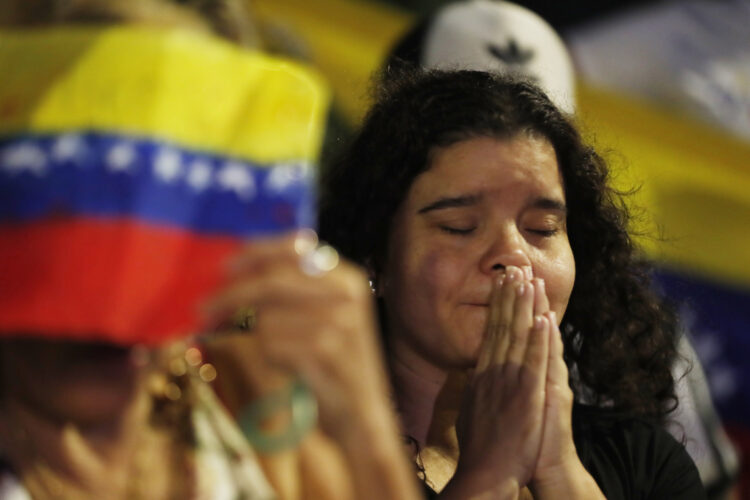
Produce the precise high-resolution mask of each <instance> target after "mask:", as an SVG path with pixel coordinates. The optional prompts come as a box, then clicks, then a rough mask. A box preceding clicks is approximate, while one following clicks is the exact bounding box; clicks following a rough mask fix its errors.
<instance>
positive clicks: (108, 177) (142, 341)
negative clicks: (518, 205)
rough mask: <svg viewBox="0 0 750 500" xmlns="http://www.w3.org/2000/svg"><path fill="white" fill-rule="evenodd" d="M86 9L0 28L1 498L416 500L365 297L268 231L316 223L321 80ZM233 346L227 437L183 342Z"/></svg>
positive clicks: (329, 256)
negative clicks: (237, 346)
mask: <svg viewBox="0 0 750 500" xmlns="http://www.w3.org/2000/svg"><path fill="white" fill-rule="evenodd" d="M136 4H137V5H138V6H140V7H143V6H147V5H148V2H134V3H133V4H132V5H136ZM160 4H161V3H152V5H151V7H153V8H155V9H156V10H154V11H148V9H147V11H148V12H156V11H157V10H158V8H157V7H159V6H160ZM82 5H83V2H71V3H69V4H68V3H66V4H65V6H63V7H71V6H74V7H82ZM91 5H95V6H96V9H94V10H95V11H96V15H92V16H90V17H87V16H86V15H85V13H86V12H87V10H86V8H82V9H83V10H81V11H79V12H80V15H81V18H79V19H84V20H85V21H86V23H85V24H86V25H81V23H78V25H75V26H74V25H72V24H75V23H73V22H72V21H74V19H73V20H70V19H69V20H67V21H65V22H62V23H60V24H64V25H63V26H53V27H49V26H46V27H37V28H34V29H29V28H25V29H4V30H3V31H2V32H0V37H1V39H2V41H1V42H0V67H2V68H4V70H3V73H4V75H5V76H4V78H3V81H2V82H0V282H1V283H2V288H0V337H1V338H0V405H1V406H2V412H0V458H1V459H2V466H1V468H0V498H9V499H17V498H34V499H44V498H97V499H99V498H149V499H157V498H211V499H214V498H216V499H220V498H276V497H282V498H297V497H301V496H306V497H312V498H351V497H356V498H414V497H415V496H416V489H415V488H414V485H413V484H412V480H411V478H410V477H409V473H408V467H407V465H406V461H405V459H404V457H403V455H402V450H401V448H400V443H399V442H398V440H397V437H396V436H397V434H398V433H397V426H396V424H395V421H394V418H393V417H392V415H391V412H390V408H389V405H388V401H387V397H386V394H387V383H386V379H385V376H384V374H383V369H382V368H381V361H380V358H379V350H378V346H377V341H376V338H375V334H374V332H373V326H372V324H373V313H372V311H371V305H370V300H369V292H368V291H367V286H366V280H365V279H364V277H363V276H362V274H361V272H359V271H357V270H356V269H355V268H354V267H353V266H351V265H349V264H347V263H346V262H343V261H339V260H338V258H337V256H336V254H335V253H334V252H332V251H331V250H330V248H329V247H318V246H317V238H316V237H315V235H314V233H312V232H311V231H309V230H308V231H302V232H297V233H293V234H291V235H288V236H277V237H275V238H268V237H267V235H268V234H270V233H277V232H279V231H283V230H284V229H285V228H286V229H287V230H290V229H293V228H295V227H297V228H299V227H309V226H310V225H311V224H312V222H313V220H314V217H313V214H312V210H313V199H314V197H313V196H311V194H312V193H311V187H312V179H311V177H310V168H311V165H310V164H311V162H312V161H313V160H314V157H315V153H316V150H317V148H318V145H319V142H320V136H319V135H320V132H319V131H320V129H321V126H320V125H321V124H320V120H321V119H322V116H323V115H324V111H325V103H326V94H325V91H324V87H323V86H322V84H321V82H320V81H319V80H318V79H317V77H316V76H315V75H314V74H312V73H310V72H309V71H308V70H306V69H304V68H302V67H299V66H297V65H294V64H292V63H288V62H284V61H279V60H275V59H271V58H268V57H266V56H264V55H262V54H260V53H257V52H247V51H244V50H241V49H239V48H238V47H237V46H235V45H233V44H229V43H227V42H224V41H221V40H218V39H216V38H213V37H211V36H209V35H208V34H207V33H208V32H210V31H211V29H210V28H208V27H206V29H205V31H206V33H200V31H202V30H200V29H198V30H196V29H193V28H192V27H188V28H189V29H184V28H185V22H184V19H186V18H190V19H193V20H194V21H195V22H196V23H197V25H198V26H201V25H204V24H203V21H202V19H201V18H200V17H199V16H195V15H194V14H192V13H191V12H188V11H184V12H183V11H182V10H180V9H179V8H178V7H175V8H171V9H167V10H168V11H170V12H172V13H174V14H175V15H174V16H170V17H169V20H168V21H164V22H162V20H161V18H159V19H157V21H155V22H144V23H139V24H140V25H139V26H124V25H122V26H115V25H111V23H112V22H114V23H115V24H119V23H120V22H121V21H122V20H123V19H121V17H120V16H121V15H122V12H120V11H118V13H117V14H116V15H115V14H113V13H112V11H107V10H106V6H107V5H112V6H114V5H118V6H119V7H123V5H124V3H123V2H119V3H118V2H112V3H110V4H108V3H106V2H92V3H91ZM63 7H61V9H62V10H63V11H64V10H65V9H64V8H63ZM84 7H85V6H84ZM100 8H102V9H104V10H97V9H100ZM125 11H127V9H125V10H124V11H123V12H125ZM55 12H58V13H59V11H55ZM89 12H90V11H89ZM107 12H109V14H106V13H107ZM149 15H151V14H149ZM125 17H126V18H127V16H125ZM128 19H129V18H128ZM105 21H106V25H102V24H101V23H102V22H105ZM31 24H33V23H31ZM40 24H43V25H44V24H58V23H57V22H49V23H46V22H42V23H40ZM146 25H149V26H146ZM204 26H205V25H204ZM263 236H265V237H263ZM261 237H263V238H261ZM248 238H250V239H249V240H248ZM248 241H249V242H248ZM209 296H212V298H210V299H209V300H207V297H209ZM201 303H202V304H203V306H202V309H201V311H202V312H201V311H199V309H198V305H199V304H201ZM257 305H262V306H263V311H264V314H263V316H258V317H257V321H256V319H255V316H254V314H252V311H251V308H249V307H248V306H253V307H255V306H257ZM250 322H252V323H253V324H250ZM303 324H304V328H301V326H302V325H303ZM247 330H252V334H253V335H252V337H251V338H252V340H251V341H248V343H250V344H252V346H253V347H254V348H255V349H256V350H257V354H256V358H257V359H258V360H259V362H258V365H259V366H257V367H255V371H256V373H259V374H260V376H259V378H258V379H257V380H255V382H256V387H255V389H256V393H255V394H254V397H253V399H252V400H250V399H248V400H245V401H241V408H240V409H239V411H238V418H239V419H240V420H239V424H240V426H239V427H238V426H237V424H236V423H235V422H234V420H233V419H232V418H230V417H229V414H228V413H227V412H226V410H225V409H224V408H223V406H222V405H221V404H219V402H218V400H217V399H216V397H215V395H214V393H213V390H212V388H211V387H210V386H209V385H208V384H207V382H209V381H211V380H213V379H214V378H216V377H217V373H216V368H214V367H213V366H212V365H209V364H206V363H204V362H203V360H202V356H201V351H200V350H198V349H196V348H195V347H194V346H193V341H192V340H190V338H187V336H188V335H193V334H195V333H196V332H199V331H204V332H207V333H205V334H203V335H202V337H201V338H204V339H211V338H213V337H215V336H219V335H220V333H217V332H224V333H223V335H224V336H230V335H227V332H228V333H230V334H231V333H232V332H235V333H236V332H243V331H244V333H240V334H239V335H238V336H245V337H248V335H246V333H247ZM222 373H223V372H222V366H221V365H218V378H219V379H221V378H222V376H223V375H222ZM240 427H241V430H242V432H241V431H240ZM248 441H249V442H248ZM363 446H367V447H368V448H367V449H366V452H363ZM297 452H299V455H295V453H297ZM281 453H285V454H286V455H285V461H284V462H281V463H280V462H279V461H278V460H275V457H276V455H277V454H281ZM301 456H304V457H306V458H305V459H304V460H303V459H302V458H300V457H301ZM295 460H296V462H294V461H295ZM290 462H291V463H290ZM300 462H304V464H302V465H306V468H305V467H303V466H302V465H300ZM316 473H318V475H317V476H316V475H315V474H316ZM321 478H322V479H321Z"/></svg>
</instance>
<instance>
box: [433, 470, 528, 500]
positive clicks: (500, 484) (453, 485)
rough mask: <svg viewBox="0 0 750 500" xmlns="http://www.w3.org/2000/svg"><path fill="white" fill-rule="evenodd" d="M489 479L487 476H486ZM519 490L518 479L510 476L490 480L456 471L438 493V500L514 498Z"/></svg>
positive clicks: (503, 499)
mask: <svg viewBox="0 0 750 500" xmlns="http://www.w3.org/2000/svg"><path fill="white" fill-rule="evenodd" d="M488 479H489V478H488ZM520 492H521V487H520V485H519V484H518V481H516V480H514V479H512V478H505V479H498V478H497V477H495V478H494V479H493V480H492V481H482V480H477V478H475V477H468V476H467V475H464V474H461V473H460V472H458V471H456V475H455V476H453V478H452V479H451V480H450V481H449V482H448V484H447V485H446V486H445V488H444V489H443V491H442V492H441V493H440V495H439V497H438V498H440V500H467V499H469V500H511V499H512V500H516V499H517V498H518V497H519V495H520Z"/></svg>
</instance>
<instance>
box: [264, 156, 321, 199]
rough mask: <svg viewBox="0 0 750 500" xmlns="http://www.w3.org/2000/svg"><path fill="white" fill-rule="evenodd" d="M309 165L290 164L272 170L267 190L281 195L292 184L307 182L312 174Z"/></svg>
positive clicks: (267, 179)
mask: <svg viewBox="0 0 750 500" xmlns="http://www.w3.org/2000/svg"><path fill="white" fill-rule="evenodd" d="M310 170H311V169H310V165H309V164H308V163H288V164H283V165H278V166H276V167H273V168H272V169H271V173H270V174H268V177H267V178H266V182H265V188H266V189H267V190H268V191H270V192H272V193H281V192H282V191H284V190H286V189H287V188H288V187H289V186H291V185H292V184H298V183H302V182H305V181H306V180H307V179H308V176H309V173H310Z"/></svg>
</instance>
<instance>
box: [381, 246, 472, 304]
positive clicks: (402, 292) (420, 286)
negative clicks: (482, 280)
mask: <svg viewBox="0 0 750 500" xmlns="http://www.w3.org/2000/svg"><path fill="white" fill-rule="evenodd" d="M402 262H403V265H402V266H399V267H400V268H399V269H394V270H395V271H396V273H397V275H394V276H393V278H394V279H391V280H390V281H391V282H392V283H393V284H394V285H396V286H397V287H398V288H399V290H398V291H397V292H396V294H397V295H399V296H400V298H401V300H406V301H409V302H412V301H422V302H429V303H430V304H433V305H434V304H436V303H437V302H439V301H441V300H443V299H446V298H448V297H449V296H450V295H451V292H452V291H453V290H455V289H456V288H457V286H458V283H459V281H460V278H461V276H462V275H463V273H462V272H461V271H460V269H461V267H460V262H459V261H458V260H457V259H455V258H454V257H453V256H452V255H451V254H450V253H449V252H445V251H441V250H439V249H428V250H425V251H422V252H420V251H416V252H414V253H413V254H412V255H410V256H409V257H407V258H406V259H404V260H403V261H402Z"/></svg>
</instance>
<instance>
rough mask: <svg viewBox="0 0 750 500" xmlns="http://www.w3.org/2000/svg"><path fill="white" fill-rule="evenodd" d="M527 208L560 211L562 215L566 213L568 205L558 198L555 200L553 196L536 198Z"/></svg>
mask: <svg viewBox="0 0 750 500" xmlns="http://www.w3.org/2000/svg"><path fill="white" fill-rule="evenodd" d="M529 208H536V209H541V210H552V211H555V212H560V213H561V214H562V215H567V214H568V207H567V206H566V205H565V203H563V202H562V201H560V200H556V199H553V198H544V197H541V198H536V199H535V200H534V201H533V202H531V203H530V204H529Z"/></svg>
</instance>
